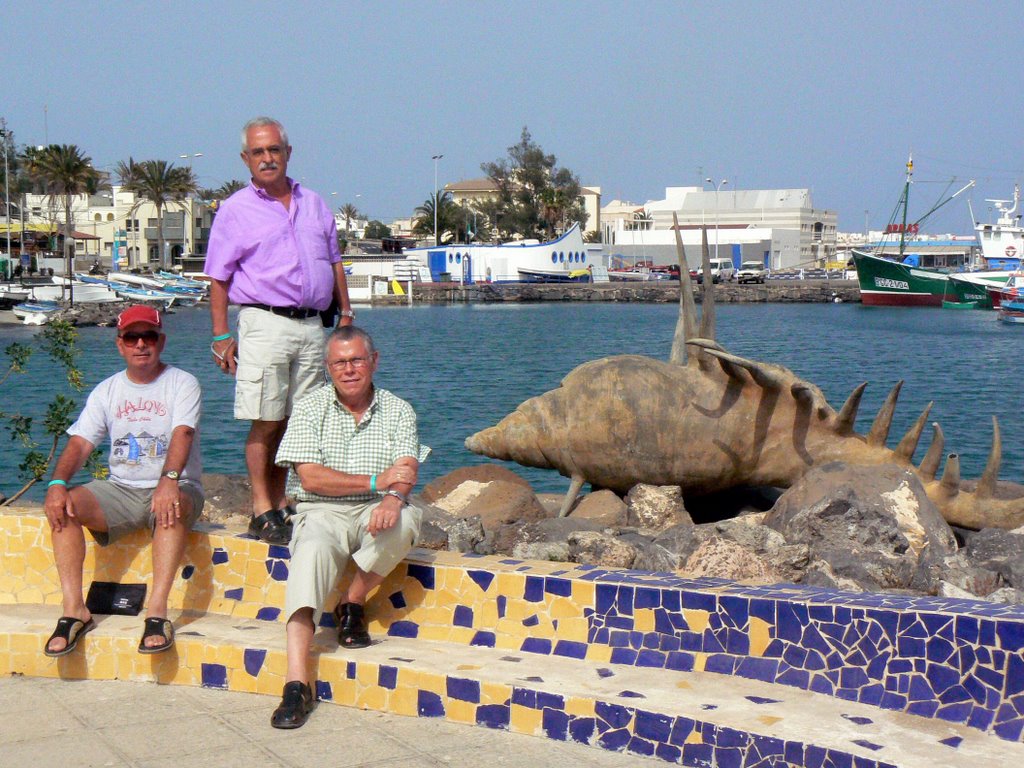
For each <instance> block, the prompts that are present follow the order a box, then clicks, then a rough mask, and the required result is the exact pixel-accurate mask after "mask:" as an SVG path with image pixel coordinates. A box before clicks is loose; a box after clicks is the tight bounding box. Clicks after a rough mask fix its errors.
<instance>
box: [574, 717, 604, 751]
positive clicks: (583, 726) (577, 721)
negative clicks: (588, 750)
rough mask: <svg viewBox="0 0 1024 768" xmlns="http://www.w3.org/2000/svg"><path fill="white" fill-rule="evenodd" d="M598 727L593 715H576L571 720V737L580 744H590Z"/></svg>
mask: <svg viewBox="0 0 1024 768" xmlns="http://www.w3.org/2000/svg"><path fill="white" fill-rule="evenodd" d="M596 728H597V720H596V719H594V718H593V717H574V718H573V719H572V720H570V721H569V737H570V738H571V739H572V740H573V741H576V742H579V743H580V744H589V743H590V739H591V738H592V737H593V735H594V731H595V730H596Z"/></svg>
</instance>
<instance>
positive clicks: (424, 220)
mask: <svg viewBox="0 0 1024 768" xmlns="http://www.w3.org/2000/svg"><path fill="white" fill-rule="evenodd" d="M435 201H436V202H435ZM435 208H436V209H437V218H436V219H435V217H434V209H435ZM414 213H415V214H416V220H415V221H414V222H413V226H412V231H413V232H415V233H416V234H419V235H427V234H430V235H435V237H434V245H440V244H441V241H442V240H443V239H444V238H443V236H444V235H445V234H449V233H450V234H451V236H452V237H457V236H458V232H459V229H460V224H462V223H463V221H464V217H463V214H462V211H461V210H460V208H459V206H457V205H456V204H455V202H454V201H453V200H452V193H451V192H441V193H440V194H432V195H431V196H430V197H428V198H427V199H426V200H424V201H423V205H419V206H417V207H416V210H415V211H414ZM435 221H436V222H437V232H436V233H435V232H434V222H435ZM452 237H449V238H448V239H449V240H451V239H452Z"/></svg>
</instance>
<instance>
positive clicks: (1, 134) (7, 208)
mask: <svg viewBox="0 0 1024 768" xmlns="http://www.w3.org/2000/svg"><path fill="white" fill-rule="evenodd" d="M0 141H2V142H3V145H4V213H6V214H7V260H8V262H10V258H11V168H10V165H9V164H8V158H7V154H8V150H7V121H6V120H2V119H0ZM4 278H5V279H6V278H7V275H4Z"/></svg>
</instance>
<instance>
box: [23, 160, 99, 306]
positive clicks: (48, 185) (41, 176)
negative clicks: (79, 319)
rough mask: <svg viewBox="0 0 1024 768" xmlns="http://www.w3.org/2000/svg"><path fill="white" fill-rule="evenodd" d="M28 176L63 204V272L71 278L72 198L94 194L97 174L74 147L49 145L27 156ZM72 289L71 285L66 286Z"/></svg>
mask: <svg viewBox="0 0 1024 768" xmlns="http://www.w3.org/2000/svg"><path fill="white" fill-rule="evenodd" d="M26 160H27V162H28V164H29V169H28V172H29V175H30V176H31V177H32V178H34V179H35V180H37V182H38V183H39V184H40V186H41V188H42V189H43V190H44V194H46V195H49V196H50V197H51V198H54V199H55V198H57V197H60V198H61V202H63V204H64V271H65V275H66V276H67V277H68V278H69V279H70V278H71V277H72V275H73V274H74V271H75V270H74V256H73V253H74V252H73V250H72V248H73V245H72V242H71V241H72V239H73V234H74V221H73V217H72V215H71V203H72V201H73V199H74V197H75V195H81V194H85V193H90V194H91V193H95V192H97V191H98V190H99V188H100V174H99V173H98V172H97V171H96V170H95V169H94V168H93V167H92V160H91V159H90V158H89V156H88V155H83V154H82V151H81V150H80V149H79V148H78V147H77V146H75V145H74V144H50V145H49V146H48V147H43V148H42V149H40V150H35V151H34V152H32V153H30V154H27V155H26ZM69 286H71V283H69ZM69 297H70V300H71V303H72V304H74V303H75V294H74V288H73V287H70V294H69Z"/></svg>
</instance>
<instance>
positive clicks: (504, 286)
mask: <svg viewBox="0 0 1024 768" xmlns="http://www.w3.org/2000/svg"><path fill="white" fill-rule="evenodd" d="M407 285H408V284H406V283H403V284H402V286H403V288H406V287H407ZM693 289H694V296H695V297H696V299H697V301H698V302H700V301H701V298H702V294H703V286H698V285H694V286H693ZM714 291H715V301H716V302H717V303H719V304H734V303H761V304H765V303H789V304H828V303H834V302H837V301H839V302H860V288H859V287H858V284H857V281H856V280H769V281H768V282H766V283H765V284H763V285H760V284H756V283H747V284H745V285H738V284H736V283H720V284H717V285H715V286H714ZM678 300H679V283H678V282H676V281H674V280H664V281H662V280H656V281H654V280H652V281H645V282H611V283H471V284H468V285H460V284H458V283H413V284H412V303H415V304H460V303H488V302H524V303H525V302H543V301H613V302H614V301H617V302H632V303H648V304H664V303H669V302H676V301H678ZM373 303H374V304H406V303H409V296H407V295H406V296H396V295H388V296H374V298H373Z"/></svg>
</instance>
